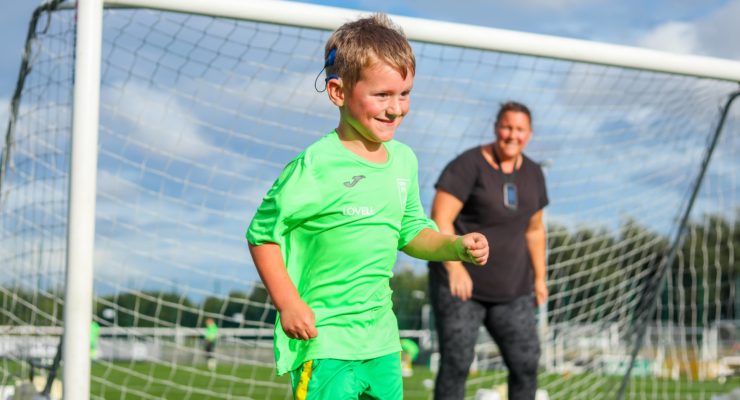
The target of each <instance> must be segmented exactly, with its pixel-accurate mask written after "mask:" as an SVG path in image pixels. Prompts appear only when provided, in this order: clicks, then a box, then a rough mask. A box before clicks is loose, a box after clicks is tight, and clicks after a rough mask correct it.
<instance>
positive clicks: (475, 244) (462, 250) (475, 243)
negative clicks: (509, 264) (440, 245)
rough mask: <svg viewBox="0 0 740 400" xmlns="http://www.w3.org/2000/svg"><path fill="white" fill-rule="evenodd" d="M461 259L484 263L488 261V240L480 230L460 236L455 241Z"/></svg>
mask: <svg viewBox="0 0 740 400" xmlns="http://www.w3.org/2000/svg"><path fill="white" fill-rule="evenodd" d="M455 245H456V247H457V254H458V256H459V257H460V261H465V262H469V263H473V264H478V265H484V264H485V263H486V261H488V240H487V239H486V237H485V236H483V235H482V234H480V233H478V232H473V233H468V234H467V235H464V236H460V237H458V238H457V240H456V241H455Z"/></svg>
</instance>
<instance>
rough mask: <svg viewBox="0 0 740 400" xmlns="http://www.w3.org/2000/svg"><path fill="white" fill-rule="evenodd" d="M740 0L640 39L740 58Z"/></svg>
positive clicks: (670, 47) (684, 50)
mask: <svg viewBox="0 0 740 400" xmlns="http://www.w3.org/2000/svg"><path fill="white" fill-rule="evenodd" d="M738 20H740V0H734V1H731V2H728V3H727V4H725V5H724V6H722V7H719V8H717V9H716V10H714V11H713V12H712V13H711V14H708V15H707V16H705V17H702V18H699V19H696V20H694V21H670V22H666V23H664V24H661V25H658V26H656V27H655V28H653V29H652V30H650V31H649V32H647V33H646V34H645V35H643V36H642V37H641V38H640V39H639V40H638V41H637V44H638V45H639V46H644V47H649V48H653V49H658V50H665V51H671V52H676V53H692V54H701V55H707V56H713V57H721V58H730V59H740V47H738V46H737V38H738V37H740V24H738V22H737V21H738Z"/></svg>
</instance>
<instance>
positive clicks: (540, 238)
mask: <svg viewBox="0 0 740 400" xmlns="http://www.w3.org/2000/svg"><path fill="white" fill-rule="evenodd" d="M542 214H543V211H542V210H539V211H537V212H536V213H535V214H534V215H533V216H532V218H530V219H529V226H527V233H526V237H527V248H528V249H529V256H530V258H531V259H532V269H533V272H534V294H535V301H536V303H537V305H540V304H542V303H544V302H545V301H546V300H547V296H548V291H547V281H546V279H547V273H546V264H547V262H546V260H545V249H546V247H547V240H546V238H545V224H544V222H543V221H542Z"/></svg>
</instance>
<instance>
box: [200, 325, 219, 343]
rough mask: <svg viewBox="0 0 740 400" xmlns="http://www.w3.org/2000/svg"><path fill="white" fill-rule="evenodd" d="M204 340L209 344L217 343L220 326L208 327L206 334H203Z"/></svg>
mask: <svg viewBox="0 0 740 400" xmlns="http://www.w3.org/2000/svg"><path fill="white" fill-rule="evenodd" d="M203 338H204V339H205V340H207V341H209V342H215V341H216V339H217V338H218V325H216V324H208V325H206V332H205V333H204V334H203Z"/></svg>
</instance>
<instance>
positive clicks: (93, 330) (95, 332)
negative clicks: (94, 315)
mask: <svg viewBox="0 0 740 400" xmlns="http://www.w3.org/2000/svg"><path fill="white" fill-rule="evenodd" d="M98 339H100V324H98V323H97V322H95V321H92V322H91V323H90V358H91V359H93V360H97V359H98Z"/></svg>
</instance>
